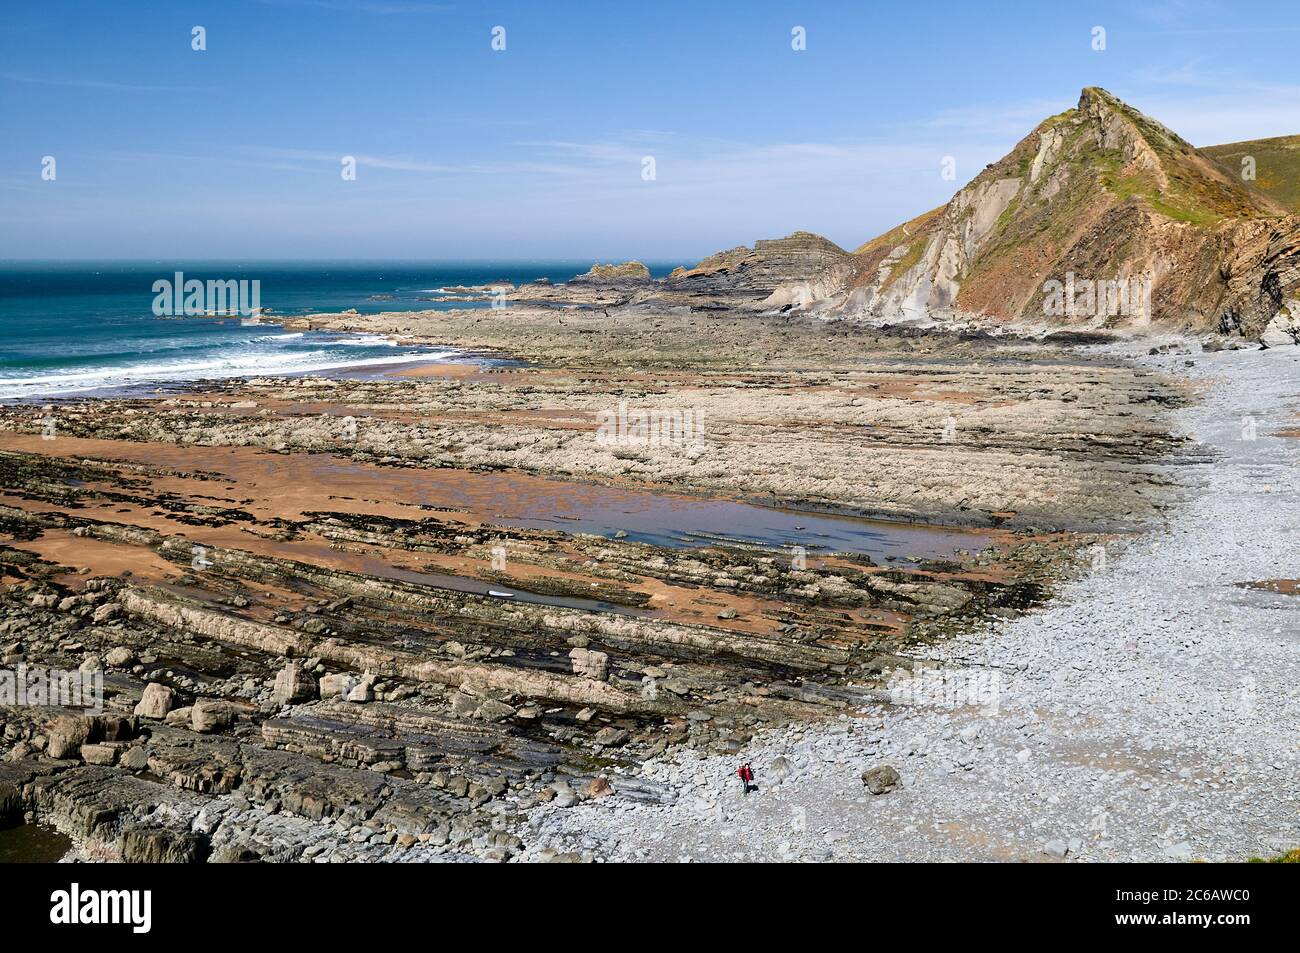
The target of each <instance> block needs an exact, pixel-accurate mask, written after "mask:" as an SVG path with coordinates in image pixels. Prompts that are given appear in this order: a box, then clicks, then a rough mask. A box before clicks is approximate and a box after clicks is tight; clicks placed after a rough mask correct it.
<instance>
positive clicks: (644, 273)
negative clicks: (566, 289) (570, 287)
mask: <svg viewBox="0 0 1300 953" xmlns="http://www.w3.org/2000/svg"><path fill="white" fill-rule="evenodd" d="M649 280H650V269H649V268H647V267H646V266H645V265H643V264H641V262H639V261H625V262H623V263H622V264H621V265H614V264H610V265H601V264H595V265H592V266H591V269H590V270H589V271H586V272H583V273H582V274H581V275H578V276H576V277H575V278H573V279H571V280H570V281H569V284H579V285H581V284H629V283H640V282H647V281H649Z"/></svg>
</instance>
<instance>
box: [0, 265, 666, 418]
mask: <svg viewBox="0 0 1300 953" xmlns="http://www.w3.org/2000/svg"><path fill="white" fill-rule="evenodd" d="M590 264H591V263H590V262H585V261H584V262H565V261H550V262H542V261H513V262H434V263H418V262H391V263H388V262H385V263H370V262H367V263H359V264H354V263H339V262H210V261H209V262H204V261H157V262H74V263H63V262H18V261H10V262H0V329H3V336H0V400H16V399H24V398H27V399H31V398H42V397H57V396H65V395H66V396H72V395H86V394H93V393H100V392H104V391H117V390H121V389H123V388H134V387H142V388H148V387H156V386H158V385H160V384H170V383H179V382H184V381H194V380H201V379H212V378H224V377H243V376H252V375H259V374H292V373H303V372H308V371H327V370H330V369H339V368H344V367H352V366H357V365H363V364H364V365H367V366H372V365H376V364H398V363H403V362H409V361H413V360H417V359H422V360H437V359H439V358H445V357H451V356H454V355H455V353H456V352H454V351H452V350H450V349H448V348H436V347H413V346H409V345H404V344H400V343H394V342H392V341H389V340H387V339H385V338H383V337H381V336H378V335H358V334H328V333H323V332H307V333H295V332H285V331H282V330H281V329H280V328H279V327H277V326H274V325H265V324H262V325H245V324H244V323H242V322H241V321H240V320H239V318H237V317H232V318H220V317H186V318H159V317H157V316H155V315H154V313H153V304H154V298H155V293H154V291H153V284H154V282H155V281H157V280H160V279H167V280H172V279H173V276H174V274H175V272H178V271H179V272H182V273H183V274H184V276H185V278H186V279H191V278H196V279H199V280H201V281H207V280H218V281H227V280H236V281H237V280H241V279H244V280H249V281H252V280H257V281H258V282H260V303H261V306H262V307H263V308H266V309H269V310H271V311H273V312H274V313H275V315H276V316H281V315H300V314H309V313H312V312H316V311H344V310H347V309H348V308H356V309H357V310H358V311H359V312H361V313H362V314H373V313H377V312H380V311H424V310H444V309H448V308H475V307H487V306H488V305H487V303H486V302H483V303H466V302H447V301H445V300H438V299H440V298H443V297H445V295H442V294H439V289H442V288H446V287H449V286H452V285H481V284H487V283H490V282H493V281H510V282H513V283H515V284H521V283H523V282H526V281H533V280H535V279H537V278H542V277H545V278H549V279H550V280H552V281H565V280H567V279H569V278H572V277H573V276H574V275H575V274H578V273H580V272H582V271H585V270H586V269H587V268H588V267H590ZM671 268H672V265H657V266H654V267H653V270H654V272H655V273H656V274H665V273H667V271H668V270H669V269H671ZM377 296H379V297H377Z"/></svg>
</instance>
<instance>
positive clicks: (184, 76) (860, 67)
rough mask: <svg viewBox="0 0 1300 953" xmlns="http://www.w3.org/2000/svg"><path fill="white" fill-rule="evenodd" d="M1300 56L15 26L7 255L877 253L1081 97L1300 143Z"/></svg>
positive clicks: (130, 0) (544, 11) (884, 32)
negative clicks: (495, 43) (801, 237)
mask: <svg viewBox="0 0 1300 953" xmlns="http://www.w3.org/2000/svg"><path fill="white" fill-rule="evenodd" d="M195 26H202V27H203V28H204V29H205V31H206V46H207V49H206V50H203V51H195V50H194V49H192V30H193V27H195ZM497 26H501V27H504V29H505V49H504V51H496V50H493V48H492V40H493V35H492V31H493V28H494V27H497ZM796 26H799V27H803V28H804V30H805V33H806V47H807V48H806V49H804V50H799V51H796V50H794V49H792V30H793V28H794V27H796ZM1097 26H1100V27H1103V28H1104V29H1105V49H1104V50H1100V51H1098V50H1094V49H1093V30H1094V27H1097ZM1297 40H1300V6H1297V4H1296V3H1295V2H1294V0H1272V2H1251V0H1244V2H1226V0H1225V2H1216V0H1163V2H1161V0H1157V2H1152V3H1142V2H1140V0H1138V2H1117V3H1109V2H1107V3H1070V4H1068V5H1066V4H1058V3H1044V2H1041V0H1040V2H1005V3H971V2H946V0H931V2H922V3H917V2H899V3H894V2H883V0H873V2H838V3H836V2H797V0H785V2H768V0H748V2H743V3H741V2H736V3H705V2H699V0H696V2H690V3H687V2H677V0H657V2H653V3H649V2H647V3H624V2H612V0H607V2H604V3H595V2H592V3H588V2H564V0H551V2H545V3H543V2H520V3H469V2H455V0H448V2H445V3H444V2H421V0H222V2H215V0H213V2H188V0H170V2H165V3H159V2H143V0H120V2H114V3H103V2H100V0H44V2H42V3H39V4H18V3H9V4H6V6H5V8H4V10H3V21H2V22H0V132H2V134H0V258H103V257H111V258H204V257H219V258H244V259H248V258H404V259H429V258H439V259H449V258H496V259H500V258H590V259H604V260H608V259H614V258H617V259H623V258H631V257H638V258H643V259H655V260H663V259H694V258H699V257H701V256H703V255H705V254H708V253H709V252H711V251H714V250H717V249H720V248H726V247H731V246H735V245H739V244H750V243H752V242H753V241H754V240H755V239H757V238H765V237H777V236H780V235H785V234H788V233H789V232H792V231H795V230H797V229H806V230H810V231H815V232H819V233H821V234H824V235H826V236H828V237H829V238H831V239H833V240H834V241H836V242H838V243H840V244H841V245H843V246H845V247H848V248H852V247H855V246H856V245H858V244H860V243H861V242H863V241H865V240H867V239H869V238H871V237H873V236H874V235H876V234H878V233H880V232H882V231H884V230H886V229H888V228H891V227H893V226H894V225H896V224H898V223H899V222H901V221H904V220H906V219H908V218H911V217H912V216H915V215H917V214H919V213H920V212H923V211H925V210H927V209H929V208H933V207H934V206H936V205H939V204H942V203H943V202H945V201H947V199H948V198H949V197H950V196H951V195H952V193H953V192H954V191H955V190H956V189H957V188H958V187H960V185H961V184H962V183H964V182H965V181H967V180H969V179H970V178H971V177H973V176H974V175H975V174H976V173H978V171H979V170H980V169H981V168H983V166H984V165H985V164H986V163H988V162H992V161H994V160H995V159H997V158H999V157H1000V156H1002V155H1004V154H1005V153H1006V152H1007V151H1009V150H1010V148H1011V147H1012V146H1013V145H1014V144H1015V143H1016V142H1017V141H1018V140H1019V139H1020V138H1022V137H1023V136H1024V135H1025V134H1026V133H1028V132H1029V131H1030V130H1031V129H1032V128H1033V127H1034V126H1035V125H1036V124H1037V123H1038V122H1039V121H1040V120H1042V119H1043V118H1045V117H1046V116H1048V115H1051V114H1054V113H1057V112H1061V111H1062V110H1065V109H1067V108H1069V107H1070V106H1072V105H1074V103H1075V102H1076V101H1077V99H1078V95H1079V90H1080V89H1081V88H1082V87H1084V86H1090V85H1096V86H1104V87H1106V88H1107V89H1109V90H1110V91H1111V92H1113V93H1115V94H1116V95H1118V96H1120V97H1121V98H1123V99H1125V100H1127V101H1128V102H1130V103H1131V104H1132V105H1134V106H1136V107H1137V108H1139V109H1142V110H1143V111H1144V112H1146V113H1148V114H1150V115H1152V116H1154V117H1155V118H1157V119H1159V120H1160V121H1162V122H1164V123H1165V124H1166V125H1168V126H1170V127H1171V128H1173V129H1174V130H1176V131H1177V132H1179V133H1180V134H1182V135H1183V136H1184V137H1186V138H1187V139H1189V140H1190V141H1191V142H1193V143H1194V144H1196V145H1210V144H1214V143H1219V142H1230V141H1236V140H1240V139H1247V138H1262V137H1267V136H1276V135H1287V134H1296V133H1300V78H1297V77H1296V76H1294V75H1293V74H1294V72H1295V55H1294V50H1295V48H1296V44H1297ZM45 156H53V157H54V159H55V162H56V166H55V169H56V178H55V179H54V180H53V181H48V180H45V179H43V178H42V167H43V166H42V162H43V157H45ZM344 156H352V157H354V158H355V159H356V165H357V168H356V178H355V180H354V181H347V180H344V179H343V177H342V175H341V169H342V157H344ZM646 156H652V157H653V158H654V164H655V168H654V171H655V178H654V179H653V180H646V179H645V178H644V177H643V160H644V158H645V157H646ZM946 156H951V157H953V159H954V160H955V162H956V181H946V180H945V179H944V178H943V177H942V175H941V171H942V168H943V161H944V157H946Z"/></svg>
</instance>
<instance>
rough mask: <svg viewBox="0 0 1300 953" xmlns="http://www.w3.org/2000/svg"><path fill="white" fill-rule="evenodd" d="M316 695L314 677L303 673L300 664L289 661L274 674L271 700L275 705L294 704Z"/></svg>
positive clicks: (309, 699)
mask: <svg viewBox="0 0 1300 953" xmlns="http://www.w3.org/2000/svg"><path fill="white" fill-rule="evenodd" d="M315 697H316V679H314V678H311V677H310V676H308V675H305V674H304V673H303V670H302V666H300V665H298V664H297V663H296V662H290V663H289V664H288V665H286V666H285V667H284V668H282V669H281V670H280V674H278V675H277V676H275V687H274V688H273V689H272V691H271V700H272V701H273V702H274V703H275V704H277V705H295V704H297V703H298V702H307V701H311V700H312V699H313V698H315Z"/></svg>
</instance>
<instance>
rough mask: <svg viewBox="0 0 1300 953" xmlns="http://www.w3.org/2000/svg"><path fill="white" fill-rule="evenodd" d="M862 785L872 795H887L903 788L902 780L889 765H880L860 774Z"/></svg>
mask: <svg viewBox="0 0 1300 953" xmlns="http://www.w3.org/2000/svg"><path fill="white" fill-rule="evenodd" d="M862 783H863V785H864V786H865V787H866V789H867V790H868V791H870V792H871V793H872V794H888V793H889V792H890V791H892V790H894V789H895V788H900V787H902V786H903V778H902V776H901V775H900V774H899V773H898V771H897V770H896V769H894V768H893V767H891V766H890V765H887V764H880V765H876V767H874V768H868V769H867V770H865V771H863V772H862Z"/></svg>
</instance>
